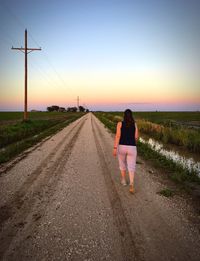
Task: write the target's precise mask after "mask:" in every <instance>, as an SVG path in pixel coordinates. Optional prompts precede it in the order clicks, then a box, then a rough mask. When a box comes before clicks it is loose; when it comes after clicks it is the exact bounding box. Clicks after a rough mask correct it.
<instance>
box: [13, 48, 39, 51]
mask: <svg viewBox="0 0 200 261" xmlns="http://www.w3.org/2000/svg"><path fill="white" fill-rule="evenodd" d="M11 49H12V50H19V51H25V50H27V51H31V52H32V51H41V50H42V49H41V48H23V47H21V48H16V47H12V48H11Z"/></svg>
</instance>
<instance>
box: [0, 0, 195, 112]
mask: <svg viewBox="0 0 200 261" xmlns="http://www.w3.org/2000/svg"><path fill="white" fill-rule="evenodd" d="M199 12H200V1H197V0H196V1H195V0H191V1H185V0H174V1H171V0H168V1H163V0H160V1H158V0H157V1H156V0H154V1H153V0H148V1H143V0H140V1H134V0H132V1H130V0H121V1H119V0H107V1H105V0H101V1H98V0H96V1H95V0H93V1H88V0H82V1H77V0H73V1H42V0H40V1H38V0H36V1H29V0H28V1H10V0H7V1H4V0H1V1H0V34H1V40H0V56H1V61H0V77H1V82H0V97H1V99H2V100H0V102H1V104H2V105H1V104H0V110H5V109H6V110H8V109H16V110H19V109H23V106H22V105H23V77H24V76H23V73H24V72H23V70H24V69H23V66H24V61H23V59H24V58H23V54H22V53H20V52H19V53H17V52H16V51H11V50H10V47H11V46H12V45H13V46H15V47H20V46H24V29H25V28H27V29H28V44H29V47H40V46H41V47H42V51H41V52H34V53H31V54H29V89H30V91H29V101H30V109H31V108H33V107H34V108H35V107H39V108H41V109H43V108H45V107H46V106H47V105H51V103H57V104H60V105H62V106H65V107H66V106H67V105H68V104H69V105H73V104H74V103H75V100H76V96H77V95H79V96H80V98H81V100H82V103H85V104H87V105H88V107H91V109H107V108H109V109H113V110H115V109H123V108H124V107H126V104H127V105H128V104H135V107H137V106H138V105H137V104H138V103H140V104H148V106H146V107H145V106H144V107H143V108H141V105H140V106H138V109H140V110H141V109H145V108H146V109H149V110H150V109H162V110H163V109H166V110H168V109H170V108H172V109H181V110H182V109H184V110H190V109H194V110H196V109H200V105H199V102H200V77H199V75H200V18H199ZM58 93H59V94H58ZM112 94H113V95H112ZM48 95H49V98H48V97H46V96H48ZM41 96H45V97H44V98H45V99H44V100H42V99H41ZM64 97H66V98H65V99H64ZM53 98H54V99H53ZM164 98H165V99H164ZM13 101H14V102H13ZM49 103H50V104H49ZM122 104H124V105H123V106H124V107H123V106H122ZM167 104H168V105H167Z"/></svg>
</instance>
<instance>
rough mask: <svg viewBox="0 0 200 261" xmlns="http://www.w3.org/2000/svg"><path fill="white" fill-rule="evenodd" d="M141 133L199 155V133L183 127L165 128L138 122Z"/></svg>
mask: <svg viewBox="0 0 200 261" xmlns="http://www.w3.org/2000/svg"><path fill="white" fill-rule="evenodd" d="M137 123H138V127H139V130H140V132H141V133H145V134H147V135H148V136H151V137H152V138H154V139H156V140H159V141H162V142H164V143H166V144H167V143H168V144H174V145H177V146H182V147H183V148H185V149H187V150H189V151H191V152H195V153H200V131H199V130H195V129H188V128H186V127H183V126H173V127H166V126H163V125H160V124H156V123H152V122H149V121H146V120H138V121H137Z"/></svg>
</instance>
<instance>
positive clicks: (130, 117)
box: [124, 109, 135, 127]
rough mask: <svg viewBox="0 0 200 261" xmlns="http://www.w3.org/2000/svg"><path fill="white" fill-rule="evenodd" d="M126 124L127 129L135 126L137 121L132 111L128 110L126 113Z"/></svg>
mask: <svg viewBox="0 0 200 261" xmlns="http://www.w3.org/2000/svg"><path fill="white" fill-rule="evenodd" d="M124 122H125V126H126V127H130V126H131V125H133V124H135V120H134V118H133V115H132V111H131V110H130V109H127V110H125V112H124Z"/></svg>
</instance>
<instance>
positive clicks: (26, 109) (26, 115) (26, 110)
mask: <svg viewBox="0 0 200 261" xmlns="http://www.w3.org/2000/svg"><path fill="white" fill-rule="evenodd" d="M11 49H12V50H18V51H21V52H23V53H24V54H25V78H24V121H27V120H28V99H27V96H28V95H27V85H28V54H29V53H30V52H32V51H41V48H28V39H27V29H26V30H25V46H24V48H23V47H21V48H14V47H12V48H11Z"/></svg>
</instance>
